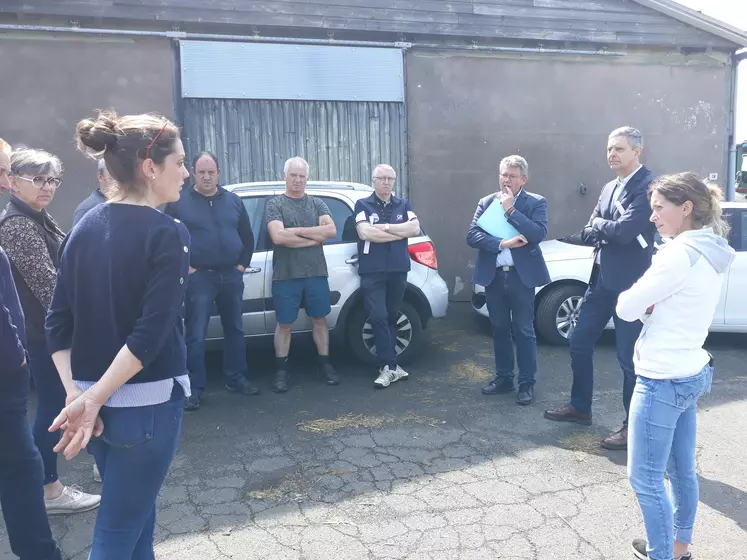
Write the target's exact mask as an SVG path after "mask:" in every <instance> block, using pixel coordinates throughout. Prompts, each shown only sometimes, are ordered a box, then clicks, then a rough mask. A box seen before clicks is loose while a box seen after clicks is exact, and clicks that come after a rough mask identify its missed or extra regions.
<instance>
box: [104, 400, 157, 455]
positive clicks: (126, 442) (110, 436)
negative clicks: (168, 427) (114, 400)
mask: <svg viewBox="0 0 747 560" xmlns="http://www.w3.org/2000/svg"><path fill="white" fill-rule="evenodd" d="M155 416H156V411H155V407H153V406H138V407H126V408H114V407H104V408H102V409H101V420H103V422H104V433H103V434H101V439H102V440H103V441H105V442H106V443H108V444H109V445H111V446H113V447H135V446H138V445H140V444H142V443H145V442H146V441H148V440H149V439H151V438H153V427H154V424H155Z"/></svg>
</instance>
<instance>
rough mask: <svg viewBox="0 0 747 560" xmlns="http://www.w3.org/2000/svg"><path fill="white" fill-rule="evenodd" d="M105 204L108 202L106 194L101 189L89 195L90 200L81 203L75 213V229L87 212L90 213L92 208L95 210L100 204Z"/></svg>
mask: <svg viewBox="0 0 747 560" xmlns="http://www.w3.org/2000/svg"><path fill="white" fill-rule="evenodd" d="M104 202H106V197H105V196H104V193H102V192H101V189H100V188H98V187H96V190H95V191H93V192H92V193H91V194H90V195H88V198H86V199H85V200H84V201H83V202H81V203H80V204H79V205H78V207H77V208H76V209H75V212H74V213H73V227H75V224H77V223H78V222H79V221H80V219H81V218H82V217H83V216H85V215H86V212H88V211H89V210H90V209H91V208H95V207H96V206H98V205H99V204H103V203H104Z"/></svg>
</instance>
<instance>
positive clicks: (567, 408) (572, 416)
mask: <svg viewBox="0 0 747 560" xmlns="http://www.w3.org/2000/svg"><path fill="white" fill-rule="evenodd" d="M545 418H547V419H548V420H554V421H555V422H575V423H576V424H583V425H584V426H591V414H584V413H583V412H579V411H578V410H576V409H575V408H573V406H572V405H571V404H570V403H568V404H564V405H563V406H560V407H558V408H551V409H549V410H546V411H545Z"/></svg>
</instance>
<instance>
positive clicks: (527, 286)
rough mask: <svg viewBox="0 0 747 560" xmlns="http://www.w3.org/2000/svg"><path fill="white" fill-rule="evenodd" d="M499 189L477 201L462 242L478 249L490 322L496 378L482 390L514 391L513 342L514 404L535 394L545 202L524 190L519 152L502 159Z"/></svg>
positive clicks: (545, 276) (479, 279)
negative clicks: (516, 371)
mask: <svg viewBox="0 0 747 560" xmlns="http://www.w3.org/2000/svg"><path fill="white" fill-rule="evenodd" d="M499 169H500V171H499V185H500V191H498V192H497V193H494V194H491V195H489V196H486V197H485V198H483V199H482V200H480V202H479V203H478V205H477V210H476V211H475V217H474V218H473V219H472V224H471V225H470V228H469V232H467V244H468V245H469V246H470V247H474V248H475V249H478V254H477V262H476V263H475V273H474V275H473V282H474V283H475V284H479V285H481V286H485V298H486V300H487V305H488V313H489V314H490V323H491V325H492V327H493V351H494V354H495V379H494V380H493V381H491V382H490V384H489V385H488V386H486V387H484V388H483V390H482V392H483V393H484V394H485V395H495V394H498V393H512V392H513V391H514V346H513V342H512V340H511V337H512V333H513V339H514V340H515V341H516V361H517V362H518V365H519V391H518V394H517V396H516V402H517V403H518V404H523V405H527V404H530V403H531V402H532V400H533V399H534V381H535V376H536V374H537V339H536V338H535V336H534V289H535V288H536V287H538V286H542V285H544V284H547V283H548V282H550V275H549V273H548V271H547V266H546V265H545V259H544V257H543V256H542V250H541V249H540V247H539V243H540V242H541V241H542V240H543V239H544V238H545V235H547V201H546V200H545V199H544V198H543V197H541V196H540V195H538V194H533V193H530V192H527V191H525V190H524V185H525V184H526V182H527V180H528V179H529V166H528V165H527V161H526V160H525V159H524V158H523V157H521V156H508V157H507V158H504V159H503V160H502V161H501V165H500V168H499Z"/></svg>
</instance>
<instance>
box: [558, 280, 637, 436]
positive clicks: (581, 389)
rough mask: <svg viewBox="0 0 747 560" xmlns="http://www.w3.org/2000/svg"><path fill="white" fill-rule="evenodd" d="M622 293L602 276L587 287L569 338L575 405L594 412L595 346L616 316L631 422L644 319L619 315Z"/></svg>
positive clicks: (624, 404)
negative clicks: (636, 352) (635, 363)
mask: <svg viewBox="0 0 747 560" xmlns="http://www.w3.org/2000/svg"><path fill="white" fill-rule="evenodd" d="M619 295H620V294H619V292H615V291H611V290H608V289H607V288H605V287H604V286H602V285H601V283H600V282H599V280H598V275H597V279H595V280H594V281H592V283H591V285H590V286H589V289H588V290H586V294H585V295H584V301H583V303H582V305H581V309H580V311H579V315H578V320H577V321H576V326H575V327H574V328H573V331H572V332H571V335H570V340H569V342H570V351H571V352H570V353H571V369H572V370H573V387H572V388H571V405H572V406H573V408H575V409H576V410H578V411H579V412H583V413H584V414H590V413H591V399H592V396H593V394H594V346H595V345H596V343H597V341H598V340H599V337H600V336H602V333H603V332H604V327H605V325H607V323H609V320H610V318H612V319H613V320H614V322H615V341H616V343H617V361H618V362H619V363H620V368H621V369H622V371H623V406H624V407H625V417H626V423H627V416H628V411H629V410H630V398H631V397H632V396H633V389H634V388H635V368H634V366H633V351H634V349H635V342H636V340H638V335H639V334H640V333H641V328H642V327H643V324H642V323H641V322H640V321H635V322H632V323H628V322H627V321H623V320H622V319H620V318H619V317H618V316H617V313H615V307H616V306H617V297H618V296H619Z"/></svg>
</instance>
